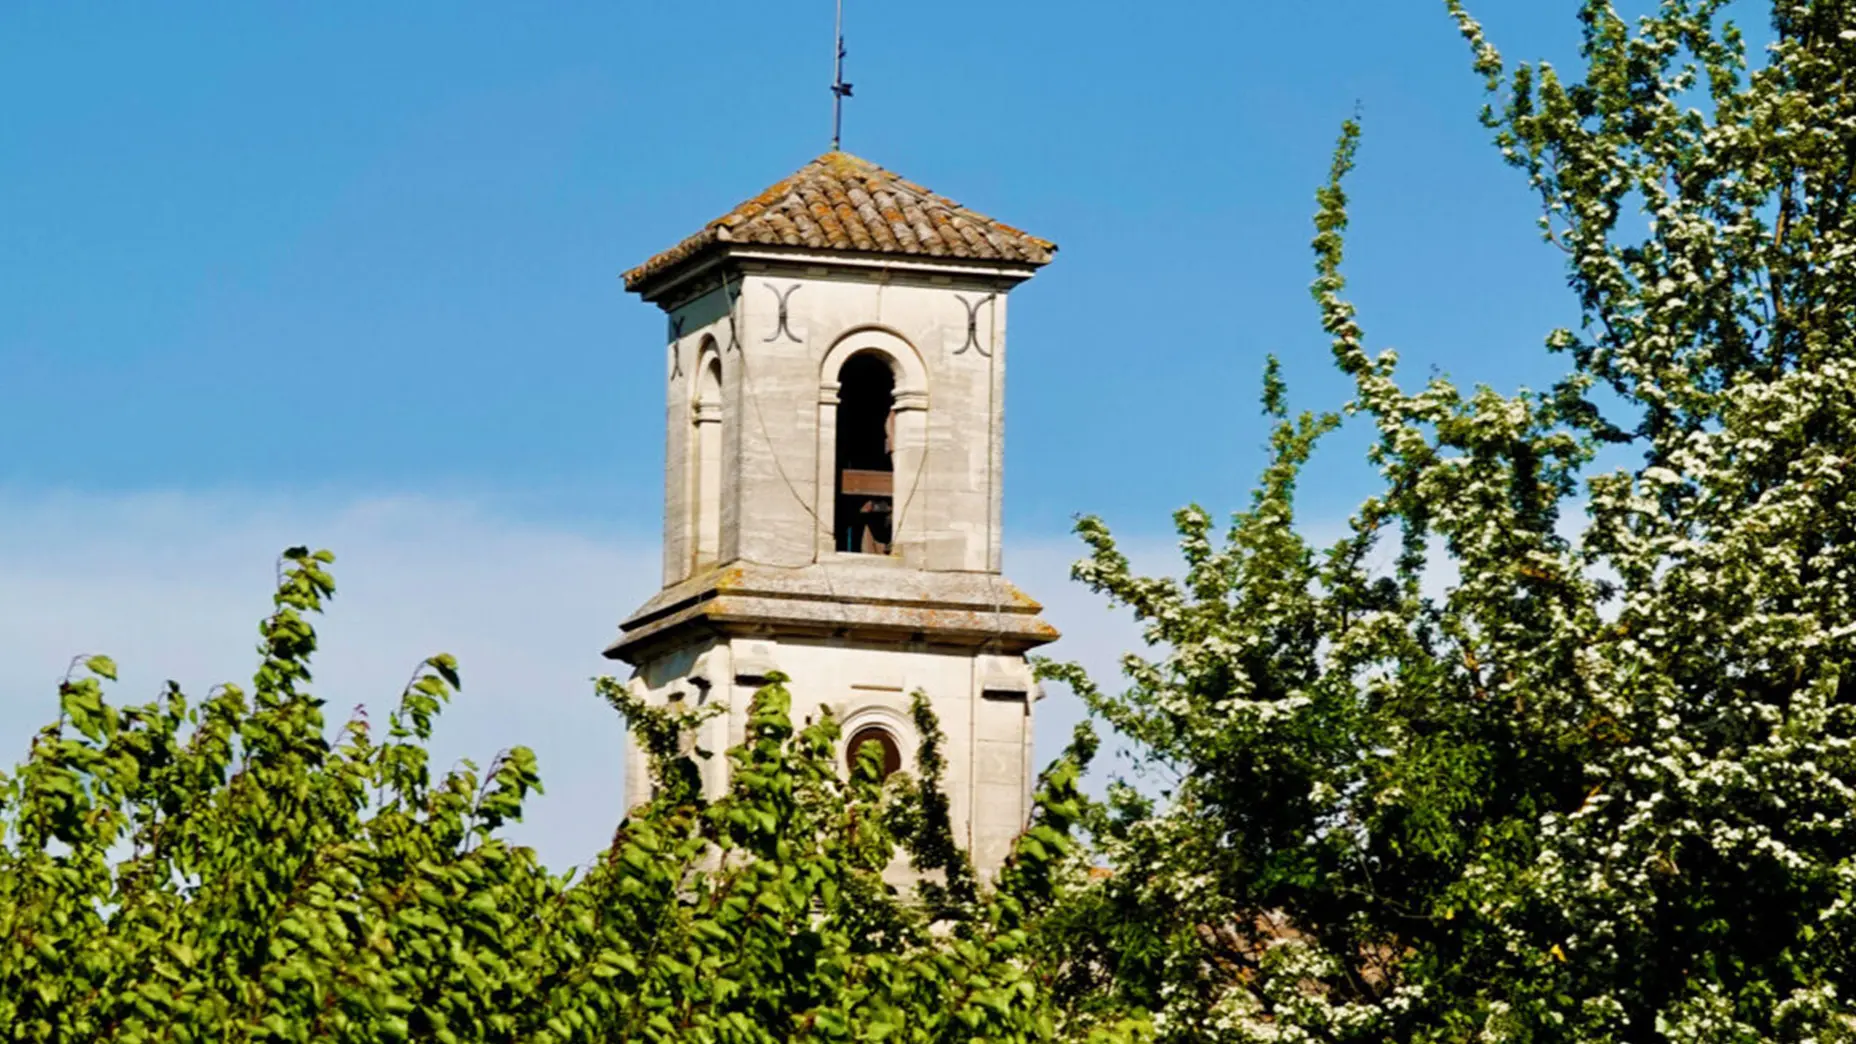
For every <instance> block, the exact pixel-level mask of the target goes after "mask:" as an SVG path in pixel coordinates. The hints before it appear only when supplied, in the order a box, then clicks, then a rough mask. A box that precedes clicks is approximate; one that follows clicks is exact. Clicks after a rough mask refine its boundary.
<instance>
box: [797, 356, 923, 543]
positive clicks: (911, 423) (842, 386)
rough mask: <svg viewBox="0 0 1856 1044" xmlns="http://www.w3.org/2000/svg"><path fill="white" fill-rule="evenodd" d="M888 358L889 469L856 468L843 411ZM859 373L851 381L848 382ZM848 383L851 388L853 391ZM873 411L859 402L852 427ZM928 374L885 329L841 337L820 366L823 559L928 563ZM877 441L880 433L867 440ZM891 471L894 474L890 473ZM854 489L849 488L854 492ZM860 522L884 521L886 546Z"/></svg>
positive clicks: (849, 417)
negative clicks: (877, 363)
mask: <svg viewBox="0 0 1856 1044" xmlns="http://www.w3.org/2000/svg"><path fill="white" fill-rule="evenodd" d="M870 359H881V360H882V361H883V362H884V363H885V364H887V366H888V370H889V374H890V376H891V378H892V380H891V381H890V382H888V385H889V387H888V388H887V389H886V390H880V391H877V392H874V393H873V394H878V395H883V394H886V395H887V396H888V398H889V403H888V411H889V412H888V420H887V421H886V422H885V423H884V425H883V428H882V436H881V439H882V442H883V443H884V445H883V447H882V449H883V452H884V454H885V455H886V461H887V467H881V466H879V467H876V468H874V469H873V468H870V467H869V466H868V464H867V463H866V464H863V465H858V466H855V467H853V466H851V465H850V464H849V463H848V462H847V460H846V458H845V451H844V449H843V441H842V440H841V438H840V419H841V412H840V407H841V406H846V404H845V403H844V402H843V399H842V397H843V396H844V395H845V394H852V395H856V394H859V393H860V389H863V388H864V387H865V385H866V384H867V381H863V380H858V379H853V378H855V377H856V375H857V371H858V370H859V369H860V368H861V369H863V370H864V371H865V372H864V374H863V376H864V377H867V376H868V372H867V371H868V367H867V366H864V365H863V363H865V362H867V361H868V360H870ZM847 374H851V375H852V377H851V378H847ZM847 380H849V381H850V385H849V386H848V387H847V383H846V382H847ZM866 407H867V404H865V403H861V402H853V403H851V404H849V405H848V406H846V409H847V411H855V412H847V413H845V414H843V415H842V419H843V420H844V421H845V422H846V423H862V422H861V421H860V420H859V416H860V414H861V412H862V411H863V410H864V409H865V408H866ZM927 410H928V369H927V366H926V365H925V364H924V363H923V361H922V356H921V353H920V352H919V351H917V350H916V348H915V346H914V345H913V344H911V343H910V342H909V341H908V339H907V338H905V337H903V336H902V335H901V334H899V333H897V332H896V331H894V330H892V329H889V328H888V327H884V326H877V325H865V326H858V327H853V328H852V329H850V330H847V331H845V332H844V333H843V334H841V335H839V337H838V339H837V340H836V341H834V342H833V343H832V346H831V348H830V349H828V350H827V351H826V352H825V355H824V358H823V359H821V360H820V364H819V423H818V433H819V442H818V476H817V481H818V486H817V489H818V498H817V504H818V511H817V518H818V527H817V536H816V539H817V548H818V552H819V554H820V555H828V554H841V553H857V554H869V553H872V552H875V553H880V554H884V555H888V556H894V557H900V558H902V559H904V560H905V561H908V562H911V563H913V564H920V562H921V561H922V559H923V552H924V548H925V540H924V536H923V531H922V516H923V514H924V513H923V512H922V510H921V505H922V494H921V489H920V486H921V477H922V472H923V468H924V467H925V465H926V462H927V453H928V446H927V436H928V420H927ZM862 437H866V438H871V439H874V438H876V437H877V436H876V435H874V434H870V435H866V436H862ZM884 472H886V473H887V474H883V473H884ZM847 483H848V485H847ZM853 511H856V512H859V516H858V517H859V518H860V519H866V520H867V519H874V518H883V519H886V520H887V521H886V522H885V523H884V524H883V526H882V527H881V528H882V529H884V530H885V532H883V534H882V536H883V537H884V539H881V540H877V539H874V538H873V536H872V534H873V533H874V532H875V529H873V528H872V527H870V526H864V525H859V524H856V523H855V522H853V520H851V519H850V518H849V517H848V516H849V513H850V512H853Z"/></svg>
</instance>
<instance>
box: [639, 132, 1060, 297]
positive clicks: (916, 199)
mask: <svg viewBox="0 0 1856 1044" xmlns="http://www.w3.org/2000/svg"><path fill="white" fill-rule="evenodd" d="M726 243H761V244H767V245H781V246H789V247H803V248H805V249H809V250H826V251H862V252H865V253H888V254H909V255H927V256H930V257H946V258H964V259H974V260H986V261H1015V262H1019V263H1021V264H1028V265H1042V264H1046V263H1048V262H1049V261H1050V259H1051V255H1052V254H1054V253H1055V252H1056V250H1057V244H1055V243H1052V242H1050V241H1049V240H1046V239H1039V238H1038V237H1036V236H1033V235H1028V234H1026V233H1024V232H1021V231H1019V230H1018V229H1016V228H1013V227H1011V226H1010V225H1005V224H1001V223H1000V222H997V221H994V220H993V219H992V218H989V217H987V216H986V215H984V214H979V213H975V212H974V211H971V210H968V209H967V208H966V207H963V206H961V205H960V204H958V203H956V202H954V201H953V200H951V199H947V198H946V197H944V196H937V195H935V194H934V193H932V192H930V191H928V190H927V189H925V188H923V187H921V186H920V185H917V184H916V183H914V182H912V181H907V180H905V179H903V178H900V177H898V176H896V175H895V174H892V173H890V172H889V171H887V170H884V169H883V168H882V167H879V166H877V165H876V164H874V163H871V162H869V161H868V160H863V159H859V158H858V157H856V156H853V155H851V154H850V153H848V152H827V153H826V154H824V155H823V156H820V157H819V158H817V159H815V160H813V161H812V162H810V163H808V164H806V165H805V166H803V167H801V168H799V171H798V172H797V173H795V174H793V175H792V176H791V177H789V178H786V179H785V180H783V181H780V182H778V183H776V184H774V185H773V186H771V187H770V188H768V189H767V190H766V191H765V192H762V193H761V194H760V195H758V196H755V197H754V198H753V199H750V200H748V201H747V202H745V203H743V204H741V205H740V206H738V207H736V208H735V209H733V210H731V211H729V212H728V213H726V214H724V215H722V216H721V217H719V218H716V219H715V220H714V221H711V222H709V223H708V224H706V225H704V226H703V228H702V230H701V231H700V232H697V233H696V234H695V235H693V236H691V237H689V238H688V239H685V240H684V241H683V242H681V243H678V244H677V245H676V246H674V247H671V248H670V249H669V250H666V251H664V252H663V253H661V254H659V255H657V256H656V257H653V258H651V259H650V260H649V261H646V262H645V263H644V264H642V265H639V266H638V267H637V268H634V269H632V270H631V271H629V272H627V273H625V286H626V288H627V289H629V290H636V289H638V288H639V287H640V286H642V285H644V284H645V283H647V282H650V281H651V280H653V279H655V278H657V277H658V276H661V275H663V274H665V273H667V272H669V271H670V270H671V269H674V268H677V267H679V266H680V265H682V264H683V263H684V262H686V261H689V260H691V259H693V258H695V257H696V256H697V255H699V254H702V253H704V252H705V251H707V250H709V249H710V248H711V247H714V246H716V245H718V244H726Z"/></svg>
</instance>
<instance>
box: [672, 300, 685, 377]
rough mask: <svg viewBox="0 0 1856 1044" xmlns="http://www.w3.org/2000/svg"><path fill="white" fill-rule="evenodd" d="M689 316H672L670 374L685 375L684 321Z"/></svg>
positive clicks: (675, 375) (673, 375)
mask: <svg viewBox="0 0 1856 1044" xmlns="http://www.w3.org/2000/svg"><path fill="white" fill-rule="evenodd" d="M687 318H688V316H682V315H673V316H671V317H670V376H672V377H681V376H683V321H684V320H685V319H687Z"/></svg>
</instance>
